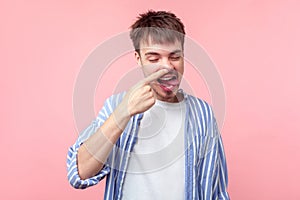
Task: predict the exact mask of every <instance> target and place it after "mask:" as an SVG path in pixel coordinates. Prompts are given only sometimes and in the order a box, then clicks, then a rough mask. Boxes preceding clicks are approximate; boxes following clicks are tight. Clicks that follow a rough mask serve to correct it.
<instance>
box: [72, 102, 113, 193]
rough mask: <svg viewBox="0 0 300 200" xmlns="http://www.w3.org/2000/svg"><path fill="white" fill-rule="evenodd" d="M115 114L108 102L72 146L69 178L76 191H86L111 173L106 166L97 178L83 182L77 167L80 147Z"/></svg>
mask: <svg viewBox="0 0 300 200" xmlns="http://www.w3.org/2000/svg"><path fill="white" fill-rule="evenodd" d="M112 112H113V109H112V106H111V102H110V100H109V99H108V100H106V101H105V103H104V106H103V108H102V109H101V110H100V112H99V114H98V116H97V118H96V119H95V120H94V121H93V122H92V123H91V124H90V125H89V126H88V127H87V128H86V129H85V130H84V131H83V132H82V133H81V134H80V135H79V137H78V139H77V140H76V142H75V144H74V145H72V146H71V147H70V148H69V150H68V154H67V172H68V174H67V176H68V181H69V183H70V184H71V185H72V186H73V187H74V188H76V189H85V188H87V187H90V186H93V185H96V184H97V183H99V181H100V180H102V179H103V178H104V177H105V176H106V175H107V174H108V173H110V167H109V166H108V165H107V164H105V165H104V167H103V168H102V170H100V171H99V172H98V173H97V174H96V175H95V176H93V177H91V178H88V179H85V180H82V179H80V177H79V174H78V167H77V152H78V149H79V147H80V145H81V144H82V143H83V142H84V141H85V140H87V139H88V138H89V137H90V136H91V135H93V134H94V133H95V132H96V131H97V129H98V128H99V127H100V126H101V125H102V124H103V123H104V122H105V120H106V119H107V118H108V117H109V115H110V114H111V113H112Z"/></svg>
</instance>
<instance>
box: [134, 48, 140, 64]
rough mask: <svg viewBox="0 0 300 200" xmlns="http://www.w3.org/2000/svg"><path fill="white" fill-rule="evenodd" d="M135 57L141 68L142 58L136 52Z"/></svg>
mask: <svg viewBox="0 0 300 200" xmlns="http://www.w3.org/2000/svg"><path fill="white" fill-rule="evenodd" d="M134 57H135V59H136V63H137V64H138V65H139V66H140V67H141V66H142V61H141V56H140V54H139V53H138V52H137V51H135V52H134Z"/></svg>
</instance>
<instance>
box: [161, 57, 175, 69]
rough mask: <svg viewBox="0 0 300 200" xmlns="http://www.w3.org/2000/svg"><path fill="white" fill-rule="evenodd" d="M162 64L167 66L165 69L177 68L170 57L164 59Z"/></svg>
mask: <svg viewBox="0 0 300 200" xmlns="http://www.w3.org/2000/svg"><path fill="white" fill-rule="evenodd" d="M161 65H162V68H165V69H168V70H174V69H175V67H174V65H173V64H172V62H171V61H170V60H169V58H164V59H162V63H161Z"/></svg>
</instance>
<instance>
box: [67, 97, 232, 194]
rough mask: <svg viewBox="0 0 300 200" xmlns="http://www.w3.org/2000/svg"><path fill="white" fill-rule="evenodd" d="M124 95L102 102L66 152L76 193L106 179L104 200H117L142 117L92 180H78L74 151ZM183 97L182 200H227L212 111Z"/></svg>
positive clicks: (134, 120)
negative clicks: (184, 103) (101, 105)
mask: <svg viewBox="0 0 300 200" xmlns="http://www.w3.org/2000/svg"><path fill="white" fill-rule="evenodd" d="M124 94H125V93H121V94H117V95H113V96H111V97H110V98H108V99H107V100H106V101H105V104H104V106H103V108H102V109H101V111H100V112H99V114H98V116H97V118H96V119H95V120H94V121H93V122H92V123H91V125H90V126H89V127H88V128H87V129H85V130H84V131H83V132H82V134H80V136H79V138H78V139H77V141H76V143H75V144H74V145H73V146H71V147H70V148H69V151H68V157H67V170H68V180H69V182H70V184H71V185H72V186H73V187H75V188H77V189H84V188H87V187H90V186H93V185H95V184H97V183H98V182H99V181H100V180H102V179H103V178H104V177H105V176H106V188H105V197H104V199H105V200H120V199H121V195H122V186H123V182H124V178H125V176H126V169H127V166H128V161H129V156H130V152H131V151H132V150H133V146H134V144H135V141H136V135H137V132H138V127H139V124H140V120H141V119H142V117H143V114H137V115H135V116H133V117H132V118H131V119H130V121H129V122H128V124H127V126H126V128H125V130H124V131H123V133H122V134H121V136H120V138H119V140H118V141H117V143H116V145H115V146H114V148H113V150H112V152H111V153H110V156H109V158H108V162H107V163H106V164H104V167H103V169H102V170H101V171H100V172H99V173H98V174H97V175H95V176H94V177H91V178H89V179H86V180H81V179H80V177H79V175H78V169H77V151H78V148H79V147H80V145H81V144H82V143H83V142H84V141H85V140H86V139H88V138H89V137H90V136H91V135H92V134H94V133H95V132H96V130H97V129H98V128H99V127H100V126H101V125H102V124H103V123H104V122H105V120H106V119H107V118H108V117H109V116H110V114H111V113H112V112H113V111H114V109H115V108H116V107H117V105H118V104H119V103H120V102H121V100H122V98H123V96H124ZM183 94H184V98H185V102H186V119H185V129H184V134H185V149H186V150H185V199H186V200H191V199H193V200H228V199H229V195H228V193H227V184H228V175H227V166H226V159H225V153H224V148H223V143H222V139H221V135H220V134H219V131H218V127H217V123H216V120H215V118H214V115H213V111H212V109H211V107H210V106H209V105H208V104H207V103H206V102H205V101H203V100H201V99H198V98H196V97H193V96H191V95H188V94H186V93H183Z"/></svg>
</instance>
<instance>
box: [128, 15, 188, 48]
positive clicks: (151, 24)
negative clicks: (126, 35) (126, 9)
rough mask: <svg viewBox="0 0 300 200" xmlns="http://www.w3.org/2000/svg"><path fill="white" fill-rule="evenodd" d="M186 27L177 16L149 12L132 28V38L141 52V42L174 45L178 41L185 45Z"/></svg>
mask: <svg viewBox="0 0 300 200" xmlns="http://www.w3.org/2000/svg"><path fill="white" fill-rule="evenodd" d="M184 35H185V31H184V25H183V23H182V22H181V20H180V19H179V18H177V17H176V15H175V14H173V13H171V12H166V11H153V10H149V11H148V12H146V13H143V14H140V15H139V16H138V19H137V21H136V22H135V23H134V24H133V25H132V26H131V31H130V38H131V40H132V42H133V46H134V48H135V50H136V51H137V52H139V48H140V43H141V42H149V40H151V41H152V42H154V43H158V44H161V43H166V42H167V43H174V42H175V41H176V40H177V41H179V42H181V45H182V48H183V45H184Z"/></svg>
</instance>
